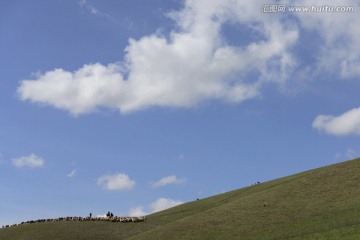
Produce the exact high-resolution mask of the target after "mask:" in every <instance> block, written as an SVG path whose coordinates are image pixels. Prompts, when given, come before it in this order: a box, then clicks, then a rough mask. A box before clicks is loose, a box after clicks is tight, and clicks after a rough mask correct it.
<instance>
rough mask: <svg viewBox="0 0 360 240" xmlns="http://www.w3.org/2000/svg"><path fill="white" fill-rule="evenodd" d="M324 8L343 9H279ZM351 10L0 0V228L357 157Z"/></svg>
mask: <svg viewBox="0 0 360 240" xmlns="http://www.w3.org/2000/svg"><path fill="white" fill-rule="evenodd" d="M271 4H277V5H276V6H279V4H281V5H284V6H285V7H286V8H285V11H284V12H276V13H270V12H267V10H268V9H269V8H268V7H269V5H271ZM325 5H326V6H332V7H339V6H340V7H349V6H350V7H353V11H350V12H324V11H323V12H319V11H312V12H304V11H302V12H301V11H299V12H290V10H289V9H288V7H291V6H300V7H307V6H325ZM264 7H265V8H264ZM264 9H265V10H266V11H265V10H264ZM358 11H359V3H358V2H357V1H335V0H333V1H305V0H304V1H291V4H290V3H289V2H288V1H279V2H272V1H265V2H262V1H257V2H255V1H250V0H249V1H236V0H226V1H223V0H222V1H216V0H214V1H203V0H198V1H177V0H171V1H169V0H166V1H165V0H151V1H140V0H138V1H134V0H131V1H130V0H129V1H127V0H123V1H111V0H107V1H96V0H80V1H70V0H68V1H46V2H45V1H24V0H18V1H1V3H0V53H1V54H0V65H1V66H2V67H1V68H0V182H1V184H0V192H1V201H0V212H1V214H0V226H1V225H4V224H9V223H10V224H11V223H16V222H21V221H25V220H29V219H39V218H52V217H59V216H65V215H70V216H86V215H88V214H89V213H90V212H92V213H93V215H102V214H104V213H106V212H107V211H109V210H110V211H112V212H113V213H114V214H116V215H143V214H148V213H151V212H155V211H159V210H161V209H165V208H167V207H171V206H174V205H177V204H180V203H182V202H188V201H193V200H195V199H197V198H204V197H208V196H211V195H215V194H219V193H222V192H226V191H230V190H233V189H238V188H241V187H244V186H248V185H251V184H253V183H255V182H257V181H260V182H263V181H267V180H272V179H275V178H279V177H282V176H287V175H291V174H294V173H297V172H301V171H304V170H308V169H312V168H316V167H320V166H324V165H329V164H333V163H336V162H340V161H344V160H348V159H352V158H355V157H358V156H359V154H360V146H359V135H360V108H359V107H360V106H359V100H360V98H359V94H358V91H359V89H360V81H359V77H360V71H359V69H360V44H359V43H360V30H359V28H358V27H357V24H356V23H357V22H359V20H360V15H359V13H358Z"/></svg>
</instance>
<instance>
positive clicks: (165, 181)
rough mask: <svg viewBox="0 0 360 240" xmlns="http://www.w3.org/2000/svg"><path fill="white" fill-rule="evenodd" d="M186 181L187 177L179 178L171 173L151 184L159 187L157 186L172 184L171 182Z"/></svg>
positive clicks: (179, 182)
mask: <svg viewBox="0 0 360 240" xmlns="http://www.w3.org/2000/svg"><path fill="white" fill-rule="evenodd" d="M185 182H186V179H185V178H177V177H176V176H175V175H170V176H166V177H163V178H161V179H160V180H158V181H156V182H154V183H152V184H151V186H152V187H153V188H157V187H163V186H166V185H170V184H181V183H185Z"/></svg>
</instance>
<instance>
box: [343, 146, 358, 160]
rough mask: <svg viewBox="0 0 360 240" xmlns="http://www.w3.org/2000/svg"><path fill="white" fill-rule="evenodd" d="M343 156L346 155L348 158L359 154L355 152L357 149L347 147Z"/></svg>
mask: <svg viewBox="0 0 360 240" xmlns="http://www.w3.org/2000/svg"><path fill="white" fill-rule="evenodd" d="M345 156H346V157H347V158H348V159H354V158H357V157H359V156H360V153H359V152H357V151H355V150H353V149H351V148H348V149H347V150H346V154H345Z"/></svg>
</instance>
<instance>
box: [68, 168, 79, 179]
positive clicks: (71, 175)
mask: <svg viewBox="0 0 360 240" xmlns="http://www.w3.org/2000/svg"><path fill="white" fill-rule="evenodd" d="M76 172H77V169H74V170H72V171H71V172H69V173H68V174H67V176H68V177H70V178H71V177H74V176H75V175H76Z"/></svg>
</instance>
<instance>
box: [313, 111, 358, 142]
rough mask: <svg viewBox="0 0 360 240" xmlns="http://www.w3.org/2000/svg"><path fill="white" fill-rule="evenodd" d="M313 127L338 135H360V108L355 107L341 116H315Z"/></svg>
mask: <svg viewBox="0 0 360 240" xmlns="http://www.w3.org/2000/svg"><path fill="white" fill-rule="evenodd" d="M313 127H314V128H315V129H318V130H319V131H324V132H326V133H328V134H332V135H337V136H344V135H351V134H356V135H360V108H354V109H352V110H350V111H347V112H345V113H343V114H341V115H339V116H332V115H319V116H317V117H316V118H315V120H314V122H313Z"/></svg>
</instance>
